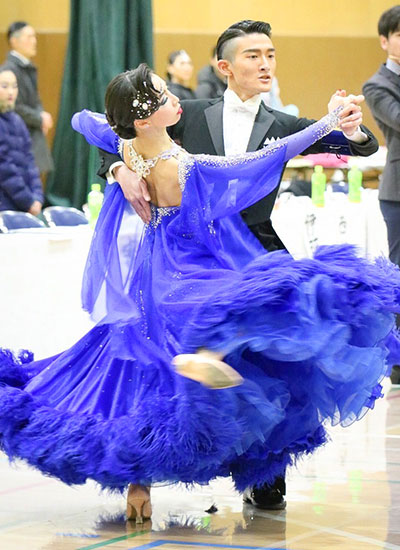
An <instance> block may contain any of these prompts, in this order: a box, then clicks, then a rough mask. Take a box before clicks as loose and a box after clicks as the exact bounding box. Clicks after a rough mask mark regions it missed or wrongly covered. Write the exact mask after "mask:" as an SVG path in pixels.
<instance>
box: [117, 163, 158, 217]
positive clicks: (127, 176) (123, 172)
mask: <svg viewBox="0 0 400 550" xmlns="http://www.w3.org/2000/svg"><path fill="white" fill-rule="evenodd" d="M113 176H114V178H115V179H116V180H117V182H118V183H119V184H120V186H121V189H122V192H123V194H124V197H125V198H126V200H127V201H128V202H129V203H130V204H131V205H132V208H133V209H134V210H135V212H136V214H137V215H138V216H140V217H141V219H142V221H143V222H144V223H149V222H150V219H151V212H150V204H149V201H150V194H149V190H148V188H147V183H146V182H145V180H144V179H140V178H139V177H138V176H137V174H135V172H133V171H132V170H130V169H129V168H128V167H127V166H126V165H125V164H124V165H120V166H116V167H115V168H114V170H113Z"/></svg>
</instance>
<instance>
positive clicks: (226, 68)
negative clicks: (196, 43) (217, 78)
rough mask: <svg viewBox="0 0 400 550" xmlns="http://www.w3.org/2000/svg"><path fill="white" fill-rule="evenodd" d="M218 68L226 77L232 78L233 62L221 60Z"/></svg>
mask: <svg viewBox="0 0 400 550" xmlns="http://www.w3.org/2000/svg"><path fill="white" fill-rule="evenodd" d="M217 67H218V70H219V71H220V72H221V73H222V74H223V75H224V76H232V69H231V62H230V61H228V60H227V59H219V60H218V62H217Z"/></svg>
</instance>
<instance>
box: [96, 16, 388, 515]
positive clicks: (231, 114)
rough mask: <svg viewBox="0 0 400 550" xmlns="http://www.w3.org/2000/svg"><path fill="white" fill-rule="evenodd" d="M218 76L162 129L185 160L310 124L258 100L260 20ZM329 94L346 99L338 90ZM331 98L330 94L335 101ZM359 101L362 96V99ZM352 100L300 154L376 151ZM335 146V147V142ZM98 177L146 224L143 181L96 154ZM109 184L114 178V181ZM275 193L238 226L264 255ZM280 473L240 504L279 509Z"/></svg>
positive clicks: (228, 41) (262, 83)
mask: <svg viewBox="0 0 400 550" xmlns="http://www.w3.org/2000/svg"><path fill="white" fill-rule="evenodd" d="M217 56H218V69H219V70H220V72H221V73H222V74H223V75H224V76H225V77H226V78H227V83H228V87H227V90H226V91H225V93H224V95H223V97H222V98H218V99H204V100H202V99H199V100H195V101H182V108H183V114H182V117H181V119H180V121H179V122H178V123H177V124H176V125H175V126H173V127H171V128H170V129H169V133H170V136H171V137H172V138H173V139H174V140H176V141H178V142H180V144H181V145H182V146H183V148H184V149H185V150H186V151H188V152H190V153H194V154H195V153H206V154H211V155H230V154H235V153H243V152H245V151H256V150H258V149H260V148H262V147H263V146H264V145H265V144H267V143H269V142H270V141H273V140H275V139H278V138H282V137H285V136H287V135H290V134H293V133H295V132H298V131H300V130H302V129H303V128H305V127H306V126H308V125H310V124H312V123H313V120H310V119H306V118H296V117H294V116H290V115H287V114H285V113H282V112H279V111H275V110H274V109H271V108H269V107H267V106H266V105H265V104H264V103H263V102H262V101H261V96H260V94H261V93H263V92H268V91H269V90H270V87H271V84H272V79H273V76H274V73H275V68H276V59H275V48H274V45H273V43H272V40H271V27H270V25H269V24H268V23H265V22H263V21H250V20H245V21H240V22H238V23H235V24H234V25H232V26H230V27H229V28H228V29H227V30H226V31H224V32H223V33H222V35H221V36H220V37H219V39H218V43H217ZM336 94H338V95H340V96H345V95H346V93H345V92H344V91H337V92H336ZM336 94H334V95H336ZM361 99H362V96H361ZM359 101H360V100H359V98H355V97H354V101H353V102H350V103H349V104H348V106H347V107H346V108H344V109H343V111H342V113H341V122H340V127H341V130H342V131H343V134H344V136H343V135H342V134H341V132H338V133H337V134H338V136H335V139H333V140H332V139H331V140H329V142H328V141H324V140H321V141H319V142H317V143H316V144H314V145H313V146H311V147H310V148H309V149H307V150H306V151H305V152H304V153H305V154H308V153H319V152H332V153H335V154H340V153H343V154H350V155H351V154H353V155H362V156H368V155H370V154H372V153H374V152H375V151H376V150H377V149H378V142H377V140H376V138H375V137H374V136H373V134H372V133H371V132H370V131H369V130H368V129H367V128H365V126H361V122H362V111H361V107H360V105H359ZM335 140H337V141H336V142H335ZM100 157H101V168H100V170H99V172H98V173H99V175H102V176H107V179H108V181H109V183H113V182H115V180H117V181H118V183H119V185H120V186H121V188H122V190H123V193H124V196H125V198H126V199H127V200H128V201H129V202H130V203H131V205H132V206H133V208H134V209H135V210H136V212H137V213H138V214H139V215H140V217H141V218H142V220H143V221H144V222H145V223H147V222H149V221H150V205H149V201H150V195H149V192H148V189H147V185H146V182H145V181H144V180H141V179H140V178H139V177H137V175H136V174H135V173H134V172H132V171H131V170H130V169H129V168H128V167H127V166H126V165H125V164H124V163H123V162H121V159H120V158H119V157H116V156H114V155H110V154H108V153H106V152H104V151H100ZM114 178H115V179H114ZM276 194H277V189H276V190H275V191H273V192H272V193H271V194H270V195H268V196H267V197H265V198H263V199H262V200H260V201H259V202H257V203H256V204H254V205H252V206H251V207H249V208H247V209H246V210H244V211H243V212H242V213H241V214H242V218H243V220H244V221H245V222H246V224H247V225H248V227H249V229H250V230H251V231H252V232H253V234H254V235H255V237H256V238H257V239H258V240H259V241H260V242H261V243H262V245H263V246H264V248H266V249H268V250H274V249H276V248H284V246H283V244H282V242H281V241H280V239H279V238H278V237H277V235H276V233H275V232H274V230H273V228H272V225H271V223H270V219H269V218H270V214H271V211H272V208H273V205H274V202H275V198H276ZM284 476H285V472H284V471H282V472H277V478H276V482H275V483H274V484H273V485H271V486H263V487H254V488H252V489H251V490H249V491H248V492H246V494H245V495H244V499H245V501H246V502H248V503H250V504H252V505H254V506H257V507H260V508H264V509H283V508H284V507H285V505H286V502H285V499H284V494H285V480H284Z"/></svg>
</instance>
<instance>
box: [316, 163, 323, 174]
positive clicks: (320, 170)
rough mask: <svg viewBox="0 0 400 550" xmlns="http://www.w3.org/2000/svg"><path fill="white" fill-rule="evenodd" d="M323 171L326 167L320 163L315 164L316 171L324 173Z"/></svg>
mask: <svg viewBox="0 0 400 550" xmlns="http://www.w3.org/2000/svg"><path fill="white" fill-rule="evenodd" d="M323 171H324V169H323V167H322V166H321V165H320V164H316V165H315V166H314V172H316V173H317V174H322V172H323Z"/></svg>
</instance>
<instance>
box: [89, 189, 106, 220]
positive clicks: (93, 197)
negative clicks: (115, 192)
mask: <svg viewBox="0 0 400 550" xmlns="http://www.w3.org/2000/svg"><path fill="white" fill-rule="evenodd" d="M91 189H92V190H91V191H90V193H89V194H88V201H87V203H88V209H89V224H90V225H91V226H92V227H94V226H95V225H96V222H97V218H98V217H99V213H100V210H101V205H102V204H103V198H104V195H103V193H102V192H101V185H100V183H92V187H91Z"/></svg>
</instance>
